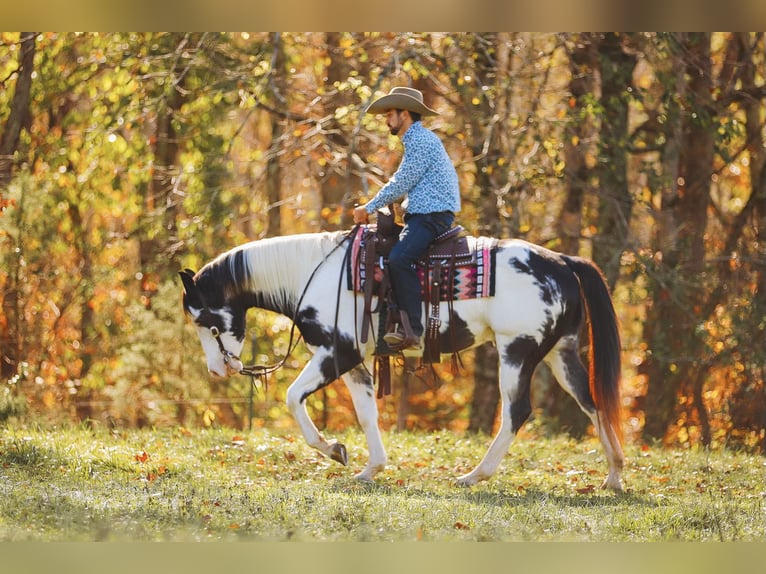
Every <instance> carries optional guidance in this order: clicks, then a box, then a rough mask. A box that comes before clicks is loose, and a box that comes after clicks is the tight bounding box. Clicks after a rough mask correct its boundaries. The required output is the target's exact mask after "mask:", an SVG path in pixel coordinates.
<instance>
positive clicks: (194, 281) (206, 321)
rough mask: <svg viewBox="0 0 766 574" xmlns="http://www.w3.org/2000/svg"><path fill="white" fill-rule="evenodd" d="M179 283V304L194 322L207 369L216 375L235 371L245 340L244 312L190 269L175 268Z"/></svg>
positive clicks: (239, 362) (238, 365) (230, 373)
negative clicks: (179, 269) (177, 271)
mask: <svg viewBox="0 0 766 574" xmlns="http://www.w3.org/2000/svg"><path fill="white" fill-rule="evenodd" d="M179 275H180V276H181V281H182V283H183V288H184V294H183V306H184V311H185V312H186V314H187V315H188V316H189V317H190V318H191V319H192V321H193V322H194V326H195V327H196V328H197V335H198V336H199V339H200V342H201V343H202V350H203V351H204V352H205V357H206V359H207V369H208V371H209V372H210V373H211V374H212V375H215V376H218V377H229V376H231V375H234V374H237V373H239V372H240V371H241V370H242V368H243V365H242V361H241V360H240V358H239V355H240V353H241V352H242V348H243V346H244V343H245V313H246V310H243V309H240V308H239V307H238V306H236V305H232V304H231V303H228V302H227V301H226V298H225V296H224V293H223V291H222V290H221V289H220V288H217V289H216V287H215V284H214V282H213V281H206V280H205V277H204V276H200V275H199V274H195V273H194V271H192V270H190V269H185V270H184V271H181V272H179Z"/></svg>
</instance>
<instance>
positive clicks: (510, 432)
mask: <svg viewBox="0 0 766 574" xmlns="http://www.w3.org/2000/svg"><path fill="white" fill-rule="evenodd" d="M350 235H351V234H350V233H349V232H347V231H338V232H322V233H311V234H302V235H292V236H284V237H274V238H268V239H262V240H259V241H254V242H251V243H247V244H244V245H241V246H239V247H235V248H234V249H231V250H230V251H228V252H226V253H223V254H221V255H219V256H218V257H217V258H215V259H214V260H212V261H210V262H209V263H207V264H206V265H205V266H204V267H202V269H200V270H199V272H197V273H194V272H193V271H190V270H188V269H187V270H185V271H182V272H181V279H182V281H183V287H184V295H183V306H184V309H185V312H186V313H187V315H188V316H189V317H190V318H191V319H192V321H193V322H194V325H195V326H196V329H197V333H198V335H199V338H200V341H201V343H202V348H203V350H204V352H205V356H206V358H207V367H208V370H209V371H210V373H211V374H212V375H214V376H219V377H228V376H231V375H233V374H237V373H239V372H241V371H243V369H244V366H243V364H242V361H241V360H240V359H239V354H240V353H241V351H242V348H243V344H244V338H245V316H246V312H247V310H248V309H249V308H251V307H258V308H262V309H267V310H270V311H274V312H277V313H281V314H283V315H285V316H287V317H289V318H291V319H292V320H293V322H294V325H295V327H296V328H297V329H298V330H299V331H300V333H301V335H302V336H303V339H304V341H305V343H306V344H307V345H308V347H309V348H310V349H311V351H312V353H313V355H312V358H311V360H310V361H309V362H308V364H306V366H305V367H304V369H303V370H302V371H301V373H300V374H299V375H298V377H297V378H296V379H295V381H293V383H292V384H291V385H290V386H289V388H288V390H287V397H286V400H287V406H288V408H289V410H290V412H291V413H292V415H293V416H294V418H295V420H296V421H297V423H298V426H299V427H300V430H301V432H302V434H303V436H304V438H305V440H306V442H307V443H308V444H309V445H310V446H312V447H314V448H316V449H318V450H319V451H321V452H322V453H324V454H325V455H326V456H329V457H330V458H332V459H333V460H335V461H338V462H340V463H341V464H343V465H346V464H347V462H348V456H347V452H346V447H345V446H344V445H343V444H342V443H340V442H337V441H336V440H328V439H326V438H325V437H324V436H323V435H322V434H321V433H320V432H319V431H318V429H317V428H316V426H315V425H314V423H313V421H312V420H311V418H310V417H309V415H308V412H307V410H306V399H307V397H309V396H310V395H311V394H312V393H315V392H316V391H318V390H319V389H321V388H323V387H325V386H327V385H329V384H330V383H332V382H333V381H335V380H336V379H338V378H340V379H342V380H343V382H344V383H345V385H346V386H347V387H348V390H349V392H350V395H351V398H352V400H353V404H354V408H355V410H356V414H357V418H358V421H359V424H360V425H361V427H362V429H363V431H364V434H365V437H366V440H367V447H368V451H369V458H368V461H367V464H366V465H365V467H364V468H363V469H362V470H361V471H360V472H359V473H358V474H357V475H356V476H355V478H357V479H360V480H372V479H373V478H374V476H375V475H376V474H377V473H379V472H380V471H382V470H383V469H384V467H385V464H386V460H387V459H386V452H385V450H384V447H383V443H382V440H381V434H380V429H379V427H378V407H377V403H376V396H375V392H374V388H373V387H374V381H373V376H372V374H371V372H372V371H371V369H372V365H373V361H374V351H375V343H374V339H375V338H376V337H372V338H369V339H367V338H365V339H366V340H367V342H366V343H363V344H362V343H360V342H359V339H360V337H359V331H360V325H361V320H362V315H363V308H362V307H363V299H362V297H361V296H360V295H359V294H358V293H357V292H355V291H354V290H351V289H347V288H346V287H345V286H344V285H343V283H342V282H343V278H344V277H345V275H344V274H345V273H346V265H347V259H348V251H349V249H348V243H349V241H348V239H349V237H350ZM494 271H495V277H494V280H495V291H494V295H493V296H491V297H484V298H476V299H469V300H458V301H454V302H452V303H451V304H450V306H451V309H448V308H447V306H446V304H445V303H443V302H442V303H441V304H440V305H441V306H442V308H441V313H440V316H441V317H442V318H443V320H442V322H441V326H440V330H439V337H440V341H439V345H440V346H439V348H440V352H442V353H443V354H445V355H448V354H451V353H453V352H455V351H462V350H465V349H469V348H471V347H475V346H477V345H480V344H482V343H484V342H486V341H493V342H494V344H495V345H496V347H497V349H498V352H499V357H500V361H499V363H500V364H499V385H500V398H501V406H502V408H501V422H500V427H499V430H498V432H497V434H496V436H495V437H494V438H493V440H492V442H491V444H490V446H489V448H488V450H487V452H486V454H485V455H484V457H483V458H482V460H481V461H480V462H479V464H478V465H477V466H476V467H475V468H474V469H473V470H472V471H471V472H469V473H467V474H465V475H464V476H461V477H459V478H458V479H457V482H458V484H460V485H464V486H470V485H473V484H476V483H477V482H479V481H481V480H485V479H488V478H489V477H491V476H492V475H493V474H494V473H495V471H496V470H497V468H498V466H499V465H500V463H501V461H502V459H503V457H504V455H505V454H506V453H507V452H508V449H509V447H510V445H511V443H512V442H513V439H514V437H515V436H516V434H517V433H518V431H519V429H520V427H521V426H522V424H523V423H524V422H525V421H526V420H527V418H528V417H529V415H530V413H531V411H532V407H531V402H530V385H531V379H532V374H533V372H534V370H535V368H536V366H537V365H538V364H539V363H540V362H541V361H543V362H545V363H546V364H547V365H548V366H549V367H550V369H551V371H552V372H553V374H554V376H555V378H556V380H557V381H558V383H559V384H560V385H561V386H562V388H563V389H564V390H565V391H566V392H567V393H569V394H570V395H571V396H572V397H573V398H574V400H575V401H577V404H578V405H579V406H580V408H581V409H582V410H583V412H584V413H585V414H586V415H587V416H588V417H589V418H590V420H591V422H592V423H593V425H594V427H595V430H596V432H597V434H598V437H599V439H600V441H601V444H602V445H603V448H604V451H605V454H606V458H607V461H608V465H609V472H608V475H607V477H606V479H605V480H604V483H603V487H604V488H610V489H613V490H617V491H620V490H622V481H621V472H622V466H623V451H622V444H621V443H622V434H621V426H620V416H621V415H620V412H621V408H620V391H619V381H620V370H621V366H620V335H619V330H618V324H617V319H616V316H615V311H614V307H613V304H612V300H611V297H610V294H609V290H608V288H607V285H606V283H605V280H604V278H603V275H602V274H601V272H600V270H599V269H598V268H597V267H596V265H595V264H594V263H592V262H590V261H588V260H586V259H582V258H579V257H570V256H567V255H563V254H559V253H556V252H553V251H550V250H548V249H545V248H543V247H540V246H536V245H534V244H531V243H527V242H525V241H521V240H517V239H514V240H501V241H499V243H498V244H497V247H496V252H495V268H494ZM450 311H451V313H450ZM586 318H587V319H588V325H589V327H588V335H589V360H588V363H589V369H588V370H586V368H585V366H584V365H583V363H582V361H581V359H580V356H579V354H578V349H579V342H578V339H579V333H580V329H581V326H582V325H583V322H584V321H585V320H586ZM371 324H372V325H375V324H376V321H371ZM376 336H377V335H376Z"/></svg>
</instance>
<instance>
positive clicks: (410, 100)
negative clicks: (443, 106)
mask: <svg viewBox="0 0 766 574" xmlns="http://www.w3.org/2000/svg"><path fill="white" fill-rule="evenodd" d="M388 110H407V111H410V112H416V113H418V114H420V115H422V116H437V115H439V112H437V111H436V110H432V109H431V108H429V107H428V106H426V105H425V104H424V103H423V92H421V91H420V90H416V89H415V88H393V89H392V90H391V91H390V92H388V94H386V95H385V96H383V97H382V98H378V99H377V100H375V101H374V102H372V103H371V104H370V105H369V106H368V107H367V109H366V110H365V111H366V112H367V113H368V114H384V113H386V112H387V111H388Z"/></svg>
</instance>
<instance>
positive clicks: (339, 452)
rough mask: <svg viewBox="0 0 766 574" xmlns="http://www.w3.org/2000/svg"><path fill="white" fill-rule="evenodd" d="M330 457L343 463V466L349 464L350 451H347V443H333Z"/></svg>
mask: <svg viewBox="0 0 766 574" xmlns="http://www.w3.org/2000/svg"><path fill="white" fill-rule="evenodd" d="M330 458H331V459H333V460H334V461H335V462H339V463H341V464H342V465H343V466H346V465H347V464H348V452H347V451H346V445H344V444H343V443H340V442H336V443H335V444H334V445H332V454H331V455H330Z"/></svg>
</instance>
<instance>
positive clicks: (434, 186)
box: [364, 121, 460, 213]
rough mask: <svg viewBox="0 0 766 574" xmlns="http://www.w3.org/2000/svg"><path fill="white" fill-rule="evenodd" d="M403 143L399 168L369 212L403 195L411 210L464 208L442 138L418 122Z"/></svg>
mask: <svg viewBox="0 0 766 574" xmlns="http://www.w3.org/2000/svg"><path fill="white" fill-rule="evenodd" d="M402 144H403V145H404V155H403V157H402V162H401V164H399V168H398V169H397V170H396V173H394V175H392V176H391V179H389V180H388V183H386V185H384V186H383V187H381V188H380V190H379V191H378V193H377V194H376V195H375V197H373V198H372V199H371V200H370V202H369V203H367V204H366V205H365V206H364V207H365V209H366V210H367V213H374V212H375V211H376V210H378V209H380V208H382V207H385V206H387V205H388V204H389V203H393V202H394V201H398V200H399V199H401V198H404V201H403V202H402V208H403V209H404V211H405V212H407V213H433V212H437V211H452V212H453V213H457V212H458V211H460V188H459V186H458V180H457V172H456V171H455V167H454V166H453V165H452V161H451V160H450V158H449V155H447V150H445V149H444V144H442V142H441V140H440V139H439V137H438V136H437V135H436V134H435V133H433V132H432V131H431V130H429V129H426V128H425V127H423V124H421V123H420V122H419V121H418V122H415V123H413V124H412V125H411V126H410V127H409V129H408V130H407V132H406V133H405V134H404V136H402Z"/></svg>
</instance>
